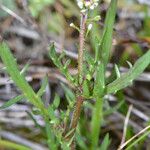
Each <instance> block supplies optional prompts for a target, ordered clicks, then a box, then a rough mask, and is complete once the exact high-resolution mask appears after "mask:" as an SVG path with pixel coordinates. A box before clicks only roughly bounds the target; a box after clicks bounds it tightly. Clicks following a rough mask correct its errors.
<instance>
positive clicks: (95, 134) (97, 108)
mask: <svg viewBox="0 0 150 150" xmlns="http://www.w3.org/2000/svg"><path fill="white" fill-rule="evenodd" d="M102 122H103V99H102V98H100V97H98V98H96V102H95V105H94V108H93V112H92V121H91V144H92V145H91V146H92V149H93V150H94V149H96V147H97V146H98V141H99V135H100V130H101V125H102Z"/></svg>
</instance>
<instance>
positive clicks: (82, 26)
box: [78, 13, 87, 83]
mask: <svg viewBox="0 0 150 150" xmlns="http://www.w3.org/2000/svg"><path fill="white" fill-rule="evenodd" d="M86 20H87V14H83V13H81V22H80V37H79V50H78V75H79V83H80V82H81V81H82V77H83V76H82V75H83V50H84V42H85V30H86Z"/></svg>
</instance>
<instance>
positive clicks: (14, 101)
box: [0, 95, 24, 110]
mask: <svg viewBox="0 0 150 150" xmlns="http://www.w3.org/2000/svg"><path fill="white" fill-rule="evenodd" d="M23 98H24V96H23V95H19V96H17V97H15V98H12V99H10V100H9V101H7V102H6V103H4V104H3V105H2V106H0V110H2V109H6V108H8V107H10V106H12V105H13V104H15V103H17V102H19V101H20V100H22V99H23Z"/></svg>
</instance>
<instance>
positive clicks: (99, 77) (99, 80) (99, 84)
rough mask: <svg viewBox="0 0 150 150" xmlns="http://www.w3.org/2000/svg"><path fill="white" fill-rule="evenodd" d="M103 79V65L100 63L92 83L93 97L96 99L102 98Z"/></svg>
mask: <svg viewBox="0 0 150 150" xmlns="http://www.w3.org/2000/svg"><path fill="white" fill-rule="evenodd" d="M104 80H105V77H104V65H103V64H102V63H100V64H99V65H98V66H97V70H96V79H95V83H94V90H93V95H94V96H96V97H102V96H103V94H104V88H105V81H104Z"/></svg>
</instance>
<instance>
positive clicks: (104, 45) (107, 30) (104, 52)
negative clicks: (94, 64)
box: [99, 0, 117, 67]
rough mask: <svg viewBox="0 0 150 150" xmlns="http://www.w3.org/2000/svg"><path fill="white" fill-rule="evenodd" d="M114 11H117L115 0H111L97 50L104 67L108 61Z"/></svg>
mask: <svg viewBox="0 0 150 150" xmlns="http://www.w3.org/2000/svg"><path fill="white" fill-rule="evenodd" d="M116 11H117V0H111V3H110V6H109V9H108V11H107V14H106V19H105V25H104V32H103V37H102V40H101V43H100V52H99V53H100V54H101V56H100V60H102V62H103V63H104V66H105V67H106V65H107V63H108V60H109V55H110V49H111V46H112V34H113V26H114V22H115V16H116Z"/></svg>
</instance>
